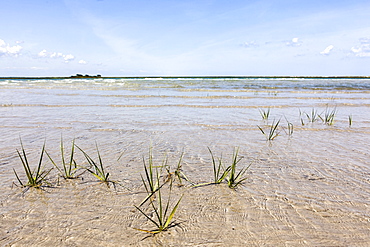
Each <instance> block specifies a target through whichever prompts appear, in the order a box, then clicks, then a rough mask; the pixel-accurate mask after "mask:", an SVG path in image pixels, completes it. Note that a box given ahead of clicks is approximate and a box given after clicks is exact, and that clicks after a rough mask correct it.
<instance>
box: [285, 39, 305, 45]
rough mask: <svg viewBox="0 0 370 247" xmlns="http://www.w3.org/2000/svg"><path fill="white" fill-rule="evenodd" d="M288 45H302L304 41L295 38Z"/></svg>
mask: <svg viewBox="0 0 370 247" xmlns="http://www.w3.org/2000/svg"><path fill="white" fill-rule="evenodd" d="M286 45H287V46H301V45H302V42H301V41H300V40H299V38H293V39H292V40H291V41H289V42H287V43H286Z"/></svg>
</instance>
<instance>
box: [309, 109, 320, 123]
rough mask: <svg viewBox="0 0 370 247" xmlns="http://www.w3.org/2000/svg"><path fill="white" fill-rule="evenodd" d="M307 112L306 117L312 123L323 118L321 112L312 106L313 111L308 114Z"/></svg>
mask: <svg viewBox="0 0 370 247" xmlns="http://www.w3.org/2000/svg"><path fill="white" fill-rule="evenodd" d="M305 114H306V117H307V119H308V122H310V123H314V122H316V121H317V120H318V119H321V116H320V114H318V113H317V110H315V109H314V108H312V110H311V113H310V114H308V113H305Z"/></svg>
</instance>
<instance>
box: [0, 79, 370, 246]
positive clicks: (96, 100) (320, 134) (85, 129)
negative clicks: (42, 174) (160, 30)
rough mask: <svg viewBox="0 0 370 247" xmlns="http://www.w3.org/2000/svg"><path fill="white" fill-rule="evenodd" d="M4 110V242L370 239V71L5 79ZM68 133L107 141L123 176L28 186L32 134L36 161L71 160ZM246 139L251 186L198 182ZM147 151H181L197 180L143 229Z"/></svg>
mask: <svg viewBox="0 0 370 247" xmlns="http://www.w3.org/2000/svg"><path fill="white" fill-rule="evenodd" d="M0 112H1V114H0V120H1V121H0V132H1V136H2V142H1V144H0V187H1V188H2V189H1V192H0V198H1V199H0V205H1V208H0V219H1V222H2V224H0V225H1V226H0V244H1V245H2V246H13V245H14V246H24V245H30V244H35V245H37V246H50V245H59V246H73V245H76V246H80V245H87V244H89V245H91V246H102V245H105V246H121V245H123V246H127V245H134V246H153V244H162V245H164V246H222V245H224V244H226V243H229V242H230V241H233V243H235V245H234V246H246V245H247V246H261V245H266V246H287V245H288V246H368V245H370V238H369V236H370V228H369V222H370V211H369V208H370V201H369V198H370V181H369V175H370V157H369V147H370V144H369V143H370V118H369V116H370V78H361V77H353V78H348V77H339V78H338V77H157V78H155V77H148V78H143V77H140V78H134V77H132V78H94V79H87V78H85V79H74V78H63V79H51V78H49V79H1V80H0ZM267 115H268V117H266V116H267ZM263 116H265V119H264V118H263ZM276 124H277V125H276ZM274 125H276V130H275V132H273V133H272V135H273V138H272V139H273V140H268V139H269V134H270V133H271V129H272V128H271V127H272V126H274ZM61 139H63V141H64V142H65V146H66V147H67V148H70V147H71V142H72V140H75V143H76V145H78V146H79V147H81V148H82V149H83V150H85V151H86V152H87V153H89V154H90V155H91V156H92V157H96V156H97V148H98V150H99V153H100V154H101V157H102V159H103V161H104V164H106V169H107V170H108V171H109V173H110V177H111V179H112V180H114V181H120V183H121V184H122V186H118V188H116V189H114V188H113V187H111V188H107V187H106V186H104V184H99V183H97V182H96V179H95V178H94V177H93V176H91V175H89V174H88V173H84V174H83V175H82V176H81V178H79V179H76V180H72V181H68V180H67V181H65V180H64V179H62V178H60V176H59V174H58V170H57V169H55V167H54V169H53V170H52V171H51V172H50V175H49V176H48V179H49V183H50V186H47V187H45V188H44V189H43V190H37V189H29V190H27V191H25V189H24V188H21V187H19V182H18V181H17V179H16V176H15V174H14V171H13V169H15V170H16V172H17V173H19V174H23V173H22V164H21V161H20V159H19V157H18V154H17V151H16V150H21V142H22V143H23V147H24V149H25V150H26V152H27V154H28V155H29V156H28V157H29V160H30V162H32V165H31V166H32V167H34V166H35V165H36V164H37V161H38V158H39V156H40V151H41V149H42V147H43V145H45V149H46V150H47V152H48V153H49V154H50V155H51V156H53V157H54V158H55V159H60V142H61ZM270 139H271V138H270ZM236 149H238V150H239V156H240V158H242V159H241V161H240V162H239V163H238V165H239V166H240V169H241V168H243V167H248V166H249V165H251V166H250V167H249V169H248V170H247V172H246V176H247V179H246V180H245V181H244V182H243V184H242V185H241V186H239V187H238V188H237V189H236V190H232V189H229V188H228V187H227V186H225V184H221V185H210V186H204V187H202V186H199V187H192V185H194V184H201V183H207V182H209V181H211V180H212V178H213V173H212V159H211V154H210V151H209V150H211V151H212V153H213V154H214V156H215V157H218V158H219V159H220V160H222V162H223V163H224V165H225V166H227V165H228V164H229V163H230V161H231V159H232V155H233V152H235V150H236ZM67 150H68V151H69V149H67ZM150 150H152V151H150ZM150 153H152V154H153V159H154V162H155V163H156V164H159V166H160V164H163V162H165V161H166V160H167V161H166V162H168V165H169V167H174V166H176V164H177V163H178V161H179V159H180V157H182V159H181V162H182V171H183V172H184V174H186V177H187V178H189V180H191V183H190V182H186V181H185V184H184V186H182V187H178V188H176V193H177V195H180V194H183V195H184V197H183V200H182V202H181V204H180V207H179V211H178V212H177V213H176V216H177V217H178V218H177V219H178V220H177V222H178V223H179V225H178V226H174V227H173V228H170V229H169V230H168V231H166V232H165V233H163V234H158V235H156V236H155V237H150V238H145V236H146V233H143V232H140V231H137V230H135V229H134V228H140V227H149V228H150V222H149V223H148V222H147V220H146V219H145V217H142V215H140V212H138V211H137V210H136V209H135V208H134V207H133V205H137V204H138V203H140V201H141V200H142V199H143V195H142V194H141V193H142V192H143V186H142V181H141V177H140V174H142V173H143V160H144V161H145V160H147V159H148V157H149V156H150ZM221 157H222V158H221ZM76 159H78V160H77V163H79V164H81V166H87V162H86V161H85V159H84V157H83V155H82V154H81V153H78V150H76ZM44 163H45V164H44V165H45V167H46V168H53V165H52V164H51V162H50V161H48V159H47V157H44ZM24 178H25V176H24V175H21V179H24ZM176 216H175V217H176ZM125 241H126V242H125ZM119 243H125V244H119Z"/></svg>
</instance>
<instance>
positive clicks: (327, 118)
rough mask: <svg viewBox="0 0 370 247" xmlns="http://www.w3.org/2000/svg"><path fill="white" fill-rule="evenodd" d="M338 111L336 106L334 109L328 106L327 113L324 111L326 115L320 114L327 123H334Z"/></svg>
mask: <svg viewBox="0 0 370 247" xmlns="http://www.w3.org/2000/svg"><path fill="white" fill-rule="evenodd" d="M336 113H337V109H336V108H334V109H332V110H329V109H328V108H326V110H325V113H324V117H321V116H320V115H319V117H320V119H321V120H322V121H323V122H324V123H325V124H327V125H333V123H334V118H335V115H336Z"/></svg>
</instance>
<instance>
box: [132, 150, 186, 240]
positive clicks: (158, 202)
mask: <svg viewBox="0 0 370 247" xmlns="http://www.w3.org/2000/svg"><path fill="white" fill-rule="evenodd" d="M143 161H144V173H145V176H144V177H143V176H141V179H142V182H143V185H144V188H145V191H146V193H147V196H146V198H145V199H144V200H143V201H142V202H141V203H140V204H139V206H134V207H135V208H136V209H137V210H138V211H139V212H140V213H141V214H143V215H144V216H145V218H147V219H148V220H149V221H150V222H152V223H153V224H154V225H155V227H156V228H155V229H154V230H145V229H140V228H135V229H136V230H139V231H143V232H147V233H151V234H157V233H160V232H162V231H166V230H167V229H168V228H170V227H172V226H174V224H173V222H172V219H173V217H174V215H175V212H176V210H177V208H178V207H179V205H180V202H181V199H182V197H183V196H181V197H180V198H179V199H178V200H177V201H176V202H175V204H174V205H173V206H172V203H171V201H172V200H171V193H172V186H173V180H174V179H175V178H176V177H173V176H171V177H169V179H168V180H167V181H164V182H163V183H162V184H161V179H160V178H161V175H160V172H161V169H159V168H163V165H162V166H154V165H153V157H152V152H151V151H150V153H149V163H148V165H146V164H145V159H143ZM168 182H169V192H168V195H167V200H166V198H165V196H164V195H163V192H162V190H163V186H164V185H165V184H167V183H168ZM146 202H149V205H148V206H149V208H150V209H151V211H152V213H147V212H145V211H146V210H145V209H141V208H140V207H142V206H143V205H144V204H145V203H146Z"/></svg>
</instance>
